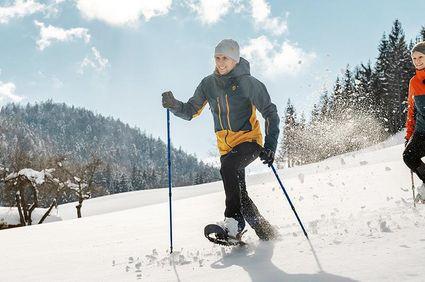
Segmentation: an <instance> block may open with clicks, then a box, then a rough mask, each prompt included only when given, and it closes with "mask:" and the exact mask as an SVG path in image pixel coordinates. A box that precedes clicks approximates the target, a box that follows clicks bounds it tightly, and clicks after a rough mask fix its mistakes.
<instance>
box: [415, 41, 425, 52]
mask: <svg viewBox="0 0 425 282" xmlns="http://www.w3.org/2000/svg"><path fill="white" fill-rule="evenodd" d="M413 52H421V53H422V54H425V41H422V42H419V43H418V44H416V45H415V47H413V49H412V54H413Z"/></svg>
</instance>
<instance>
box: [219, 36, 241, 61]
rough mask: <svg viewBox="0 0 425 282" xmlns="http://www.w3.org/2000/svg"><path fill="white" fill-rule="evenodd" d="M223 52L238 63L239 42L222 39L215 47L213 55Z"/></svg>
mask: <svg viewBox="0 0 425 282" xmlns="http://www.w3.org/2000/svg"><path fill="white" fill-rule="evenodd" d="M217 54H223V55H225V56H226V57H229V58H230V59H232V60H234V61H236V63H239V58H240V57H239V44H238V42H236V41H235V40H233V39H223V40H222V41H221V42H220V43H218V45H217V46H216V47H215V52H214V55H217Z"/></svg>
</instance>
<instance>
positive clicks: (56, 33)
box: [34, 21, 90, 50]
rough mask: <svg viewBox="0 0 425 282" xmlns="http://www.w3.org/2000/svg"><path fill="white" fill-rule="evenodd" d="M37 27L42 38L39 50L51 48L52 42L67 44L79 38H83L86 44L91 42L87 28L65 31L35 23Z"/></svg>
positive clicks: (39, 41)
mask: <svg viewBox="0 0 425 282" xmlns="http://www.w3.org/2000/svg"><path fill="white" fill-rule="evenodd" d="M34 23H35V25H37V26H38V27H39V28H40V38H39V40H37V48H38V49H39V50H44V49H45V48H47V47H49V46H50V45H51V44H52V42H55V41H56V42H66V41H71V40H74V39H77V38H81V39H83V40H84V42H86V43H89V42H90V34H89V31H88V29H86V28H81V27H78V28H71V29H63V28H60V27H55V26H52V25H49V26H45V25H44V23H42V22H39V21H35V22H34Z"/></svg>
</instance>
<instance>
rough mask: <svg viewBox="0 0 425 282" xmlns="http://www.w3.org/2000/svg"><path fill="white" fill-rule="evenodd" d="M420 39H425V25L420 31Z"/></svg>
mask: <svg viewBox="0 0 425 282" xmlns="http://www.w3.org/2000/svg"><path fill="white" fill-rule="evenodd" d="M419 39H420V41H425V26H423V27H422V29H421V31H420V33H419Z"/></svg>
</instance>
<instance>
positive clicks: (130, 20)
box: [76, 0, 172, 26]
mask: <svg viewBox="0 0 425 282" xmlns="http://www.w3.org/2000/svg"><path fill="white" fill-rule="evenodd" d="M76 1H77V8H78V9H79V10H80V12H81V14H82V15H84V16H85V17H86V18H88V19H90V20H92V19H96V20H100V21H104V22H106V23H107V24H110V25H113V26H126V25H130V26H131V25H134V24H137V23H138V21H139V19H140V17H141V16H143V17H144V19H145V20H146V21H149V20H150V19H151V18H153V17H157V16H161V15H165V14H167V13H168V11H169V9H170V8H171V3H172V0H155V1H152V0H138V1H134V0H108V1H105V0H76Z"/></svg>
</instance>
